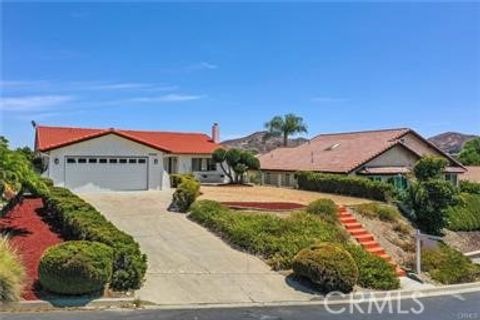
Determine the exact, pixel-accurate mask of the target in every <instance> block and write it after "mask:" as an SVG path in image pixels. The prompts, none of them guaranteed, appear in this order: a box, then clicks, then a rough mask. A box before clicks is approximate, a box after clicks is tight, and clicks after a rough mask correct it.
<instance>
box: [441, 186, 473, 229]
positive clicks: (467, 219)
mask: <svg viewBox="0 0 480 320" xmlns="http://www.w3.org/2000/svg"><path fill="white" fill-rule="evenodd" d="M447 215H448V229H450V230H453V231H479V230H480V194H470V193H462V194H460V197H459V201H458V204H456V205H454V206H451V207H449V208H448V209H447Z"/></svg>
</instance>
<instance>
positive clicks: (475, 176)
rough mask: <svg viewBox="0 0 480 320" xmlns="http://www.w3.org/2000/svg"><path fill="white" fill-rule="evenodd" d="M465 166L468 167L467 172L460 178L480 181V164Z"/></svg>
mask: <svg viewBox="0 0 480 320" xmlns="http://www.w3.org/2000/svg"><path fill="white" fill-rule="evenodd" d="M465 168H467V172H465V174H462V175H461V176H460V180H468V181H471V182H480V166H465Z"/></svg>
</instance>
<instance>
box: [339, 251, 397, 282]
mask: <svg viewBox="0 0 480 320" xmlns="http://www.w3.org/2000/svg"><path fill="white" fill-rule="evenodd" d="M345 248H346V250H347V251H348V252H349V253H350V254H351V256H352V258H353V260H355V263H356V264H357V266H358V272H359V276H358V285H359V286H361V287H363V288H369V289H377V290H393V289H398V288H399V287H400V281H399V280H398V277H397V275H396V272H395V269H394V267H393V266H392V265H391V264H389V263H388V262H386V261H385V260H384V259H382V258H380V257H378V256H376V255H373V254H371V253H369V252H367V251H365V250H364V249H363V248H361V247H360V246H357V245H347V246H346V247H345Z"/></svg>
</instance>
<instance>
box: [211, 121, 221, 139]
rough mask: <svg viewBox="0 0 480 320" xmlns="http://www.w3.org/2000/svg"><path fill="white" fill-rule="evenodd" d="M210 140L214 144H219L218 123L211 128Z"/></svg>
mask: <svg viewBox="0 0 480 320" xmlns="http://www.w3.org/2000/svg"><path fill="white" fill-rule="evenodd" d="M212 140H213V142H214V143H220V128H219V127H218V123H214V124H213V126H212Z"/></svg>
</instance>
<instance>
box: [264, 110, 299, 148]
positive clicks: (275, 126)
mask: <svg viewBox="0 0 480 320" xmlns="http://www.w3.org/2000/svg"><path fill="white" fill-rule="evenodd" d="M265 128H266V129H267V130H268V135H270V136H274V137H280V136H283V146H284V147H286V146H287V145H288V137H289V136H290V135H292V134H296V133H307V125H306V124H305V123H304V122H303V118H302V117H299V116H297V115H294V114H293V113H289V114H286V115H284V116H283V117H281V116H275V117H273V118H272V120H270V121H268V122H267V123H265Z"/></svg>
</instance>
